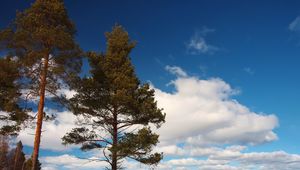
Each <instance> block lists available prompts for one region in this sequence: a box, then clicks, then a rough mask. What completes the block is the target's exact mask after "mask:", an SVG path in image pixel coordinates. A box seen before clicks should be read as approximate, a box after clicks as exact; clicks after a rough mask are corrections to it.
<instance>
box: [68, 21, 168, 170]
mask: <svg viewBox="0 0 300 170" xmlns="http://www.w3.org/2000/svg"><path fill="white" fill-rule="evenodd" d="M106 38H107V49H106V53H105V54H96V53H94V52H91V53H89V55H88V56H89V59H90V66H91V77H87V78H83V79H81V80H78V82H77V83H76V84H77V88H76V90H77V92H78V93H77V94H76V95H75V96H74V97H73V98H72V99H71V110H72V111H73V112H74V114H75V115H78V116H81V117H83V119H82V120H81V121H80V122H78V124H80V125H81V126H80V127H78V128H74V129H73V130H72V131H71V132H69V133H67V134H66V135H65V136H64V137H63V143H64V144H81V149H82V150H83V151H88V150H91V149H97V148H98V149H102V150H103V154H104V157H105V159H104V160H102V161H106V162H108V163H109V164H110V166H111V169H112V170H117V169H120V168H121V162H120V161H121V160H122V159H125V158H131V159H134V160H136V161H139V162H141V163H144V164H148V165H153V164H154V165H155V164H157V163H158V162H159V161H160V160H161V159H162V153H152V148H153V146H155V145H156V144H157V143H158V135H157V134H155V133H153V132H152V131H151V129H150V126H149V125H150V123H151V124H154V125H156V127H160V125H161V124H162V123H163V122H164V119H165V114H163V113H162V109H159V108H157V103H156V101H155V99H154V90H153V89H151V88H150V86H149V85H148V84H143V85H141V84H140V82H139V80H138V78H137V76H136V74H135V71H134V67H133V65H132V64H131V61H130V57H129V53H130V52H131V50H132V49H133V48H134V46H135V43H134V42H132V41H131V40H130V38H129V36H128V33H127V32H126V31H125V30H124V29H123V28H122V27H121V26H118V25H117V26H115V27H114V28H113V30H112V32H110V33H106ZM135 128H137V130H133V129H135ZM130 129H131V130H130ZM108 153H109V154H108Z"/></svg>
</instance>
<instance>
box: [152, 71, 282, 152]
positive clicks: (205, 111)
mask: <svg viewBox="0 0 300 170" xmlns="http://www.w3.org/2000/svg"><path fill="white" fill-rule="evenodd" d="M167 70H169V71H170V72H171V73H176V75H178V73H177V72H175V71H174V70H180V74H179V75H186V76H184V77H183V76H178V77H177V78H176V79H175V80H172V81H171V84H172V85H173V86H174V87H175V91H174V92H172V93H169V92H164V91H162V90H160V89H158V88H156V89H155V90H156V93H155V95H156V99H157V101H158V106H159V107H161V108H164V111H165V112H166V113H167V114H166V123H165V124H163V126H162V127H161V128H160V129H159V130H158V133H159V134H160V136H161V137H160V139H161V141H162V143H166V144H176V143H182V142H185V143H189V144H191V145H195V146H197V145H211V144H260V143H265V142H271V141H274V140H276V139H277V135H276V134H275V133H274V132H273V129H274V128H276V127H277V125H278V120H277V117H276V116H275V115H273V114H260V113H255V112H253V111H251V110H250V109H249V108H247V107H246V106H244V105H242V104H240V103H239V102H238V101H236V100H235V99H233V98H232V96H233V95H235V94H237V91H236V90H234V89H232V88H231V86H230V85H229V84H227V83H226V82H225V81H223V80H222V79H220V78H210V79H200V78H198V77H193V76H187V74H186V73H185V72H183V70H182V69H179V68H178V67H173V68H172V67H171V66H168V67H167Z"/></svg>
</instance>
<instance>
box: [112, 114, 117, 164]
mask: <svg viewBox="0 0 300 170" xmlns="http://www.w3.org/2000/svg"><path fill="white" fill-rule="evenodd" d="M113 116H114V120H113V150H112V170H117V167H118V165H117V162H118V159H117V156H118V155H117V150H116V147H117V145H118V122H117V121H118V118H117V113H116V110H115V109H114V113H113Z"/></svg>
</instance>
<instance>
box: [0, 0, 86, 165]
mask: <svg viewBox="0 0 300 170" xmlns="http://www.w3.org/2000/svg"><path fill="white" fill-rule="evenodd" d="M75 32H76V30H75V26H74V24H73V22H72V21H71V20H70V19H69V17H68V14H67V10H66V9H65V6H64V3H63V1H62V0H36V1H35V2H34V3H33V4H32V5H31V7H30V8H28V9H26V10H24V11H23V12H18V13H17V16H16V18H15V20H14V21H13V22H12V23H11V24H10V25H9V26H8V27H7V28H6V29H4V30H1V31H0V48H1V49H3V51H4V52H6V53H7V56H8V57H14V58H17V61H18V70H19V71H20V72H19V73H20V75H21V81H20V82H21V83H22V88H24V89H26V90H27V91H28V95H31V96H33V97H35V96H36V97H39V104H38V113H37V126H36V133H35V141H34V151H33V158H32V160H33V165H37V159H38V153H39V145H40V138H41V132H42V131H41V130H42V122H43V117H44V104H45V95H47V94H50V95H48V96H54V97H55V98H59V97H62V96H57V93H56V92H57V90H58V89H60V88H62V87H63V86H64V85H65V84H69V83H70V82H71V80H72V79H73V78H74V77H76V76H77V74H78V73H79V72H80V70H81V57H80V56H81V50H80V48H79V46H78V45H77V44H76V42H75V40H74V39H75ZM33 169H36V168H35V166H33Z"/></svg>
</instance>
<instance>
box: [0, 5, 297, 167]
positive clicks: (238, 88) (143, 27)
mask: <svg viewBox="0 0 300 170" xmlns="http://www.w3.org/2000/svg"><path fill="white" fill-rule="evenodd" d="M32 2H33V1H31V0H27V1H17V0H2V1H1V6H0V21H1V22H0V28H1V29H2V28H5V27H6V26H7V25H8V24H9V22H10V21H11V20H13V18H14V17H15V12H16V10H20V11H22V10H23V9H25V8H28V7H29V6H30V3H32ZM65 5H66V8H67V10H68V13H69V16H70V18H71V19H72V20H73V21H74V23H75V24H76V28H77V35H76V39H77V41H78V43H79V44H80V46H81V48H82V49H84V50H86V51H90V50H92V51H98V52H100V51H104V50H105V36H104V32H107V31H111V28H112V27H113V26H114V25H115V24H116V23H117V24H121V25H122V26H123V27H124V28H125V29H126V30H127V31H128V33H129V35H130V37H131V38H132V40H136V42H137V45H136V47H135V49H134V50H133V51H132V53H131V59H132V62H133V64H134V67H135V69H136V73H137V76H138V77H139V79H140V80H141V81H142V82H149V83H151V85H152V87H153V88H154V89H155V90H156V93H155V95H156V100H157V101H158V106H159V107H161V108H164V112H165V113H166V115H167V116H166V123H165V124H164V125H163V126H162V127H161V128H160V129H158V130H156V132H157V133H158V134H160V144H159V145H158V146H157V148H155V149H156V150H158V151H163V152H164V160H163V161H162V162H161V163H160V164H159V165H158V166H157V167H156V169H162V170H164V169H168V170H169V169H174V170H184V169H188V170H194V169H199V170H209V169H213V170H218V169H220V170H237V169H238V170H239V169H241V170H265V169H266V170H270V169H273V170H295V169H300V145H299V143H300V135H299V134H298V132H299V130H300V124H299V120H300V114H299V113H300V107H299V101H300V95H299V94H300V89H299V87H300V79H299V73H300V67H299V64H300V57H299V54H300V1H297V0H281V1H280V0H265V1H259V0H249V1H247V0H224V1H217V0H187V1H179V0H178V1H176V0H175V1H173V0H164V1H159V0H152V1H146V0H142V1H138V0H130V1H121V0H112V1H98V0H89V1H79V0H78V1H71V0H66V1H65ZM82 74H88V66H87V64H85V65H84V67H83V73H82ZM62 92H64V93H66V94H68V95H70V96H71V95H72V94H73V92H72V91H68V90H66V89H64V90H62ZM46 110H47V112H53V113H57V111H55V110H54V108H51V106H47V105H46ZM57 115H58V117H57V120H56V121H55V122H47V123H45V124H44V130H45V132H44V133H43V136H42V144H41V148H42V150H41V154H40V160H41V162H42V163H43V169H46V170H66V169H82V170H87V169H97V167H98V169H99V167H100V168H101V167H102V168H103V166H105V165H103V163H101V162H86V161H85V160H80V159H79V158H78V157H90V158H92V157H93V158H94V157H101V152H99V151H98V152H97V151H94V152H90V153H82V152H81V151H79V150H78V146H68V147H66V146H63V145H61V141H60V138H61V137H62V136H63V135H64V134H65V133H66V132H67V131H69V130H70V129H71V128H72V127H74V120H75V117H74V116H73V115H72V114H71V113H70V112H69V111H67V110H63V111H60V112H59V113H57ZM30 133H33V130H32V129H26V130H25V131H23V132H22V133H21V134H20V136H19V139H21V140H22V142H23V143H24V144H25V145H26V146H25V152H26V154H30V153H31V151H32V147H31V146H32V144H33V136H32V135H28V134H30ZM124 164H125V165H126V167H127V169H149V167H145V166H143V165H141V164H138V163H136V162H132V161H130V160H126V161H125V162H124Z"/></svg>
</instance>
